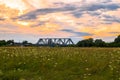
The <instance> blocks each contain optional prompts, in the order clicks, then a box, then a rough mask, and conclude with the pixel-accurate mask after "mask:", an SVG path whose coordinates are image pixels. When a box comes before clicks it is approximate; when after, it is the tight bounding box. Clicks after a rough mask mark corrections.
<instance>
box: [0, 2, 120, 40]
mask: <svg viewBox="0 0 120 80" xmlns="http://www.w3.org/2000/svg"><path fill="white" fill-rule="evenodd" d="M0 7H1V9H0V39H14V40H16V41H21V40H28V41H31V42H34V41H36V40H37V39H38V38H39V37H70V38H73V39H76V38H77V39H79V40H81V39H84V38H95V39H96V38H101V39H103V40H105V41H113V39H114V38H115V37H116V36H117V35H119V34H120V15H119V14H120V1H119V0H99V1H98V0H0Z"/></svg>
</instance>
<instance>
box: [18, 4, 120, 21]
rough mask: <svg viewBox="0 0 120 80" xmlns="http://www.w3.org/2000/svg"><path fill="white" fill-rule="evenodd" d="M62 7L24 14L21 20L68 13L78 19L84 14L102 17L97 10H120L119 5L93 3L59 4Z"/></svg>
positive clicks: (20, 17)
mask: <svg viewBox="0 0 120 80" xmlns="http://www.w3.org/2000/svg"><path fill="white" fill-rule="evenodd" d="M57 4H59V5H61V6H60V7H56V8H55V7H54V8H53V7H52V8H42V9H37V10H35V11H31V12H29V13H27V14H24V15H22V16H19V17H18V19H19V20H32V19H36V18H37V16H40V15H47V14H50V13H59V12H62V13H65V12H66V13H67V14H72V15H73V16H75V17H76V18H79V17H81V16H82V15H83V14H84V13H88V14H91V15H93V16H96V15H100V13H97V12H96V11H97V10H106V11H110V10H117V9H119V8H120V6H119V5H120V4H117V3H91V4H83V5H79V3H75V4H72V3H69V4H64V5H62V4H63V3H57Z"/></svg>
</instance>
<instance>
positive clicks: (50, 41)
mask: <svg viewBox="0 0 120 80" xmlns="http://www.w3.org/2000/svg"><path fill="white" fill-rule="evenodd" d="M73 44H74V43H73V41H72V39H71V38H40V39H39V40H38V42H37V43H36V45H37V46H68V45H73Z"/></svg>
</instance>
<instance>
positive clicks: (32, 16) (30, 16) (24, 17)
mask: <svg viewBox="0 0 120 80" xmlns="http://www.w3.org/2000/svg"><path fill="white" fill-rule="evenodd" d="M73 10H76V7H72V6H65V7H61V8H44V9H37V10H35V11H32V12H29V13H27V14H25V15H22V16H20V17H18V18H19V19H20V20H30V19H36V18H37V16H38V15H46V14H49V13H54V12H66V11H73Z"/></svg>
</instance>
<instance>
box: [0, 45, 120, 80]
mask: <svg viewBox="0 0 120 80" xmlns="http://www.w3.org/2000/svg"><path fill="white" fill-rule="evenodd" d="M0 80H120V48H68V47H66V48H49V47H40V48H34V47H33V48H32V47H29V48H24V47H23V48H17V47H12V48H0Z"/></svg>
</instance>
